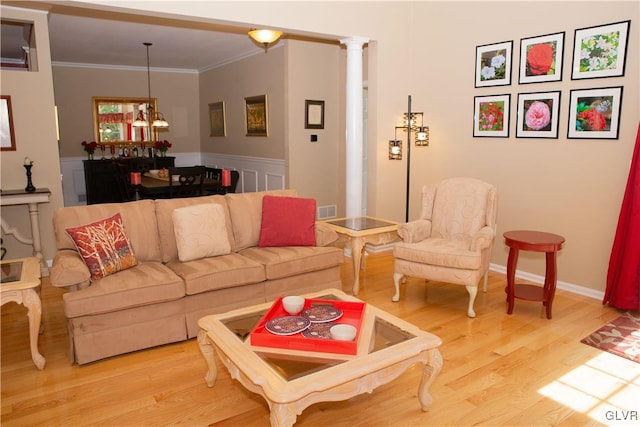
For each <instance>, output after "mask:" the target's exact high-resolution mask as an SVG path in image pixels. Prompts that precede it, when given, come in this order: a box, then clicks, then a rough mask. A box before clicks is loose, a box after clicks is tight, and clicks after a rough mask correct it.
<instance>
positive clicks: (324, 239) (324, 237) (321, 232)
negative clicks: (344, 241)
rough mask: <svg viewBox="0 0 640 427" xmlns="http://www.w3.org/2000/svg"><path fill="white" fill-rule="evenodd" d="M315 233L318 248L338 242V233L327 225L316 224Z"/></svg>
mask: <svg viewBox="0 0 640 427" xmlns="http://www.w3.org/2000/svg"><path fill="white" fill-rule="evenodd" d="M315 232H316V246H329V245H330V244H332V243H333V242H335V241H336V240H338V233H336V232H335V231H334V230H332V229H331V228H329V227H328V226H326V225H325V224H321V223H317V222H316V227H315Z"/></svg>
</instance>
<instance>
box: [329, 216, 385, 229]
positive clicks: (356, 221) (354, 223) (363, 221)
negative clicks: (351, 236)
mask: <svg viewBox="0 0 640 427" xmlns="http://www.w3.org/2000/svg"><path fill="white" fill-rule="evenodd" d="M327 223H329V224H333V225H337V226H338V227H344V228H348V229H349V230H354V231H362V230H372V229H374V228H382V227H389V226H392V225H396V224H395V223H393V222H387V221H382V220H379V219H375V218H367V217H364V216H363V217H358V218H345V219H337V220H335V221H327Z"/></svg>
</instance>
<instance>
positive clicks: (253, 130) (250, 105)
mask: <svg viewBox="0 0 640 427" xmlns="http://www.w3.org/2000/svg"><path fill="white" fill-rule="evenodd" d="M267 120H268V116H267V95H258V96H250V97H247V98H245V99H244V124H245V132H246V135H247V136H267V135H268V132H267V131H268V129H267Z"/></svg>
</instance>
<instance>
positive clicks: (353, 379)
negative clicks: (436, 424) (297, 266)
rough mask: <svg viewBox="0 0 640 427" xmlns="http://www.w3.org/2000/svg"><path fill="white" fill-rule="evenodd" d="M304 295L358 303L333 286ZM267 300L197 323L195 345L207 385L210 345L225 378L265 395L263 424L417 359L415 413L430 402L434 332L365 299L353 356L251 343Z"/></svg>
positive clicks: (344, 394) (291, 419)
mask: <svg viewBox="0 0 640 427" xmlns="http://www.w3.org/2000/svg"><path fill="white" fill-rule="evenodd" d="M304 296H305V297H306V298H320V299H336V300H343V301H360V300H358V299H357V298H355V297H352V296H349V295H347V294H345V293H343V292H341V291H339V290H337V289H328V290H325V291H323V292H317V293H314V294H309V295H304ZM271 305H272V303H266V304H260V305H256V306H252V307H248V308H244V309H239V310H234V311H230V312H228V313H224V314H216V315H211V316H206V317H203V318H202V319H200V320H199V321H198V325H199V326H200V332H199V334H198V343H199V345H200V351H201V352H202V355H203V356H204V358H205V360H206V362H207V365H208V367H209V369H208V372H207V374H206V376H205V381H206V383H207V385H208V386H209V387H213V385H214V383H215V381H216V378H217V375H218V370H217V367H216V362H215V360H214V349H215V352H216V353H217V355H218V358H219V360H220V361H221V362H222V363H223V364H224V365H225V366H226V367H227V369H228V370H229V373H230V374H231V377H232V378H235V379H236V380H238V381H239V382H240V383H241V384H242V385H243V386H244V387H245V388H246V389H247V390H249V391H251V392H254V393H257V394H259V395H261V396H262V397H264V399H265V400H266V401H267V403H268V405H269V408H270V410H271V425H272V426H292V425H293V424H294V423H295V421H296V417H297V415H298V414H300V413H302V411H303V410H304V409H305V408H306V407H308V406H310V405H312V404H314V403H317V402H326V401H336V400H346V399H349V398H351V397H353V396H357V395H359V394H362V393H371V392H372V391H373V390H374V389H375V388H376V387H378V386H380V385H383V384H386V383H388V382H390V381H391V380H393V379H395V378H397V377H398V376H400V374H402V373H403V372H404V371H405V370H407V369H408V368H409V367H410V366H412V365H413V364H415V363H422V364H423V365H424V368H423V373H422V379H421V381H420V385H419V387H418V400H419V401H420V405H421V407H422V410H423V411H427V410H429V408H430V407H431V403H432V399H431V395H430V394H429V386H430V385H431V383H433V381H434V379H435V377H436V375H437V374H438V373H439V372H440V369H441V368H442V357H441V355H440V352H439V350H438V347H439V346H440V344H441V343H442V341H441V340H440V338H439V337H437V336H435V335H433V334H430V333H428V332H425V331H423V330H421V329H419V328H418V327H416V326H414V325H412V324H410V323H408V322H405V321H404V320H402V319H399V318H398V317H395V316H393V315H391V314H389V313H387V312H385V311H383V310H380V309H378V308H376V307H374V306H372V305H370V304H367V305H366V308H365V311H364V318H363V321H362V324H361V326H360V338H359V341H358V345H357V354H355V355H347V354H336V353H323V352H317V351H316V352H312V351H301V350H290V349H285V348H282V349H279V348H267V347H256V346H252V345H251V343H250V337H249V333H250V332H251V331H252V330H253V328H254V326H255V325H256V324H257V323H258V321H259V320H260V319H261V317H262V316H263V315H264V313H266V312H267V311H268V309H269V308H270V307H271Z"/></svg>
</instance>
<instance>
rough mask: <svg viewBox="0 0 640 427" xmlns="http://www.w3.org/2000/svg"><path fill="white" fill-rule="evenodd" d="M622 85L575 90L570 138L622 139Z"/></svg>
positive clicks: (572, 100) (570, 110) (572, 101)
mask: <svg viewBox="0 0 640 427" xmlns="http://www.w3.org/2000/svg"><path fill="white" fill-rule="evenodd" d="M621 106H622V86H616V87H604V88H599V89H582V90H572V91H571V97H570V99H569V129H568V135H567V137H568V138H574V139H618V131H619V129H620V111H622V109H621Z"/></svg>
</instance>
